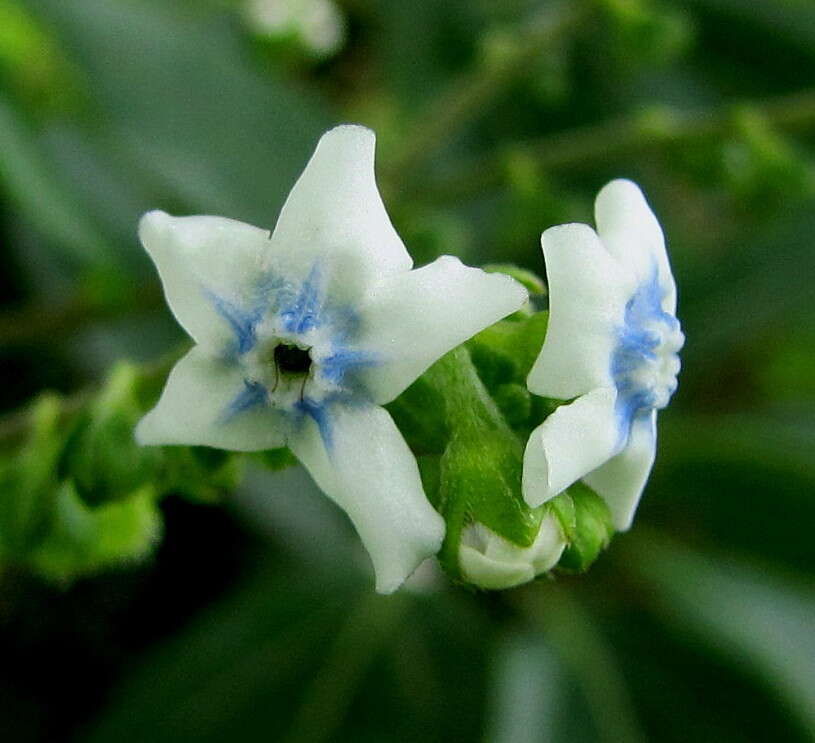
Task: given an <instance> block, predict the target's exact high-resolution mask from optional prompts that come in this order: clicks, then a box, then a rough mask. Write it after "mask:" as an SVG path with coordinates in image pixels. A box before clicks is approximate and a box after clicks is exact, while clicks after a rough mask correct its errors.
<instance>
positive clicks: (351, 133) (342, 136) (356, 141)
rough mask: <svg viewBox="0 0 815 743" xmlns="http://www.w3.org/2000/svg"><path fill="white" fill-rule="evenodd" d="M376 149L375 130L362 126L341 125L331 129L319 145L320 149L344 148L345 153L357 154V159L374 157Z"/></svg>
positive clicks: (321, 138) (322, 137) (323, 136)
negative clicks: (354, 152)
mask: <svg viewBox="0 0 815 743" xmlns="http://www.w3.org/2000/svg"><path fill="white" fill-rule="evenodd" d="M375 147H376V134H375V133H374V131H373V129H368V127H366V126H361V125H360V124H340V125H339V126H335V127H334V128H333V129H329V130H328V131H327V132H326V133H325V134H323V135H322V136H321V137H320V141H319V142H318V143H317V148H318V149H323V150H325V149H326V148H331V149H333V148H342V150H344V151H346V152H347V151H349V150H350V151H352V152H353V151H354V150H356V152H357V157H363V158H368V157H373V152H374V148H375Z"/></svg>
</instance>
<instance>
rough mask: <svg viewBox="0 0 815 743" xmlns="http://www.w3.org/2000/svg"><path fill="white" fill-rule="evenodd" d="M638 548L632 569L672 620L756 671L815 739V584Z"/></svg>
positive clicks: (719, 558)
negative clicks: (646, 582) (653, 592)
mask: <svg viewBox="0 0 815 743" xmlns="http://www.w3.org/2000/svg"><path fill="white" fill-rule="evenodd" d="M634 547H635V549H632V550H631V553H630V556H631V559H632V565H634V566H635V568H636V571H637V572H638V573H639V574H640V575H642V576H643V577H644V578H646V579H647V580H648V581H649V583H650V584H651V587H652V590H655V591H656V592H657V597H658V599H659V600H660V604H659V605H660V606H661V607H662V608H663V610H664V612H665V614H666V616H667V617H668V618H669V621H670V622H671V623H672V624H674V625H676V626H677V627H679V628H681V629H682V631H686V630H687V629H690V630H691V631H692V632H694V634H696V635H697V636H699V637H700V638H702V639H703V640H704V641H706V642H707V643H708V644H709V645H710V646H711V648H713V649H714V650H715V651H716V652H717V653H721V654H725V655H727V656H730V657H732V658H733V659H735V660H737V661H738V662H739V664H740V665H747V666H749V667H750V668H751V669H752V671H753V673H754V674H755V675H756V676H758V677H759V678H762V679H763V680H764V683H765V685H766V687H767V688H768V689H769V690H771V691H772V692H773V693H775V694H777V695H778V696H779V697H781V698H782V699H783V700H784V701H785V702H786V703H787V705H788V707H789V709H790V710H791V711H793V712H794V713H796V714H797V716H798V719H799V721H800V722H801V723H802V724H803V725H805V726H806V728H807V729H808V731H809V733H810V735H815V665H813V662H812V659H813V658H815V633H813V631H812V622H813V617H815V589H813V586H812V582H811V580H806V581H801V580H799V579H796V578H794V577H793V576H788V575H785V574H779V573H777V572H775V571H774V570H772V569H770V568H768V567H767V566H760V565H755V566H754V565H751V564H749V563H745V562H741V561H739V560H737V559H734V558H733V557H732V556H724V555H716V554H702V553H697V552H694V551H692V550H689V549H688V548H680V547H678V546H674V545H671V544H670V543H668V542H664V541H661V540H656V539H648V540H647V541H646V540H642V541H641V542H640V543H638V544H635V545H634Z"/></svg>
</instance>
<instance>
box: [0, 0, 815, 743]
mask: <svg viewBox="0 0 815 743" xmlns="http://www.w3.org/2000/svg"><path fill="white" fill-rule="evenodd" d="M339 7H340V10H341V12H342V14H343V16H344V17H345V19H346V30H347V33H346V41H345V44H344V46H343V48H342V50H341V51H340V53H339V54H338V55H336V56H335V57H333V58H331V59H329V60H324V61H321V62H317V61H315V60H313V59H310V58H309V56H308V55H307V54H306V53H305V52H304V50H303V49H302V48H301V47H300V46H298V44H297V41H296V39H289V40H287V41H286V42H280V41H278V42H276V43H272V42H271V41H269V40H268V39H262V38H259V37H258V36H257V34H255V33H254V32H253V29H252V28H251V26H250V25H249V24H248V23H247V22H246V20H245V15H244V14H243V13H241V12H240V7H239V5H238V3H236V2H230V1H228V0H221V1H218V0H197V1H195V2H194V1H193V0H187V1H186V2H185V1H183V0H172V1H171V0H0V195H2V201H0V235H1V236H2V256H0V260H2V267H1V269H2V270H0V286H2V288H3V290H4V292H3V294H4V300H3V307H2V310H0V343H1V344H2V350H0V373H1V374H2V384H1V385H0V404H2V407H3V409H4V411H5V413H4V417H3V418H2V420H0V433H2V432H3V431H5V430H7V429H9V427H11V428H14V426H15V425H16V424H17V422H18V421H19V419H18V417H16V414H15V412H14V411H16V410H17V409H19V408H20V407H21V406H23V405H25V404H26V402H27V401H28V400H29V399H30V398H31V397H32V396H34V395H36V394H37V393H38V392H40V391H41V390H43V389H46V388H47V389H55V390H58V391H60V392H64V393H67V394H72V393H75V392H76V391H77V390H81V389H85V388H87V387H88V386H89V385H90V386H93V385H97V384H99V382H100V381H101V380H102V379H103V378H104V376H105V374H106V371H107V370H108V369H109V368H110V366H111V365H112V363H113V362H114V361H116V360H119V359H131V360H134V361H137V362H148V361H150V360H152V359H155V358H157V357H158V356H160V355H161V354H162V353H164V352H166V351H168V350H169V349H172V348H174V347H175V346H176V345H177V343H178V342H179V341H180V340H181V335H180V332H179V330H178V329H177V328H176V327H175V324H174V322H173V320H172V318H171V316H170V315H169V313H168V312H167V310H166V309H165V308H164V305H163V300H162V298H161V294H160V289H159V286H158V281H157V277H156V275H155V273H154V271H153V270H152V268H151V267H150V265H149V264H148V261H147V259H146V257H145V255H144V254H143V251H142V250H141V248H140V247H139V245H138V243H137V240H136V237H135V225H136V222H137V219H138V217H139V215H140V214H141V213H142V212H144V211H146V210H147V209H150V208H162V209H165V210H167V211H170V212H173V213H178V214H182V213H184V214H186V213H213V214H222V215H226V216H231V217H235V218H238V219H243V220H246V221H250V222H252V223H254V224H258V225H263V226H268V227H271V226H273V224H274V221H275V217H276V214H277V212H278V210H279V208H280V206H281V203H282V201H283V199H284V198H285V195H286V193H287V192H288V189H289V188H290V186H291V185H292V183H293V181H294V179H295V178H296V176H297V175H298V173H299V171H300V170H301V168H302V167H303V165H304V163H305V162H306V160H307V158H308V156H309V155H310V153H311V151H312V149H313V147H314V144H315V142H316V140H317V138H318V136H319V135H320V133H321V132H322V131H324V130H325V129H327V128H328V127H329V126H331V125H333V124H335V123H339V122H343V121H355V122H359V123H363V124H367V125H369V126H371V127H372V128H374V129H375V130H376V131H377V134H378V141H379V144H378V152H377V160H378V173H379V180H380V185H381V187H382V190H383V193H384V196H385V199H386V203H387V206H388V208H389V211H390V213H391V215H392V218H393V220H394V223H395V224H396V226H397V229H398V230H399V231H400V233H401V234H402V236H403V238H404V239H405V242H406V244H407V245H408V247H409V249H410V250H411V252H412V253H413V255H414V257H415V258H416V259H417V262H425V261H428V260H430V259H432V258H434V257H435V256H436V255H438V254H440V253H447V252H449V253H455V254H457V255H459V256H461V257H462V258H463V259H464V260H466V261H468V262H470V263H473V264H478V263H483V262H498V261H514V262H517V263H519V264H521V265H523V266H525V267H527V268H530V269H532V270H535V271H542V259H541V255H540V250H539V243H538V241H539V236H540V232H541V231H542V230H543V229H545V228H546V227H548V226H550V225H552V224H557V223H561V222H565V221H571V220H579V221H591V218H592V216H591V207H592V200H593V196H594V194H595V193H596V191H597V190H598V189H599V187H601V186H602V185H603V184H604V183H605V182H606V181H607V180H609V179H611V178H613V177H618V176H626V177H630V178H633V179H635V180H636V181H638V182H639V183H640V184H641V185H642V187H643V189H644V191H645V192H646V194H647V195H648V197H649V199H650V201H651V204H652V205H653V207H654V209H655V211H656V213H657V214H658V216H659V217H660V219H661V222H662V224H663V226H664V228H665V231H666V234H667V237H668V243H669V249H670V252H671V258H672V261H673V265H674V270H675V273H676V276H677V281H678V284H679V287H680V311H679V315H680V318H681V319H682V322H683V325H684V327H685V330H686V334H687V337H688V342H687V346H686V349H685V351H684V353H683V363H684V368H683V372H682V376H681V381H680V388H679V392H678V393H677V395H676V398H675V400H674V403H673V404H672V406H671V407H670V408H669V409H668V410H667V411H665V412H664V413H663V415H662V416H661V418H660V437H661V443H660V450H659V456H658V461H657V465H656V468H655V470H654V474H653V477H652V479H651V483H650V485H649V487H648V489H647V492H646V496H645V499H644V502H643V504H642V507H641V509H640V513H639V516H638V518H637V520H636V522H635V525H634V528H633V530H632V531H631V532H629V533H628V534H625V535H622V536H619V537H617V538H616V539H615V541H614V542H613V544H612V545H611V547H610V549H609V550H608V552H607V553H606V554H605V555H603V556H602V557H601V558H600V560H599V561H598V563H597V564H596V565H595V566H594V567H593V568H592V570H591V572H590V573H589V574H588V575H585V576H579V577H568V578H567V577H561V578H559V579H558V580H556V581H554V582H551V581H541V582H538V583H535V584H532V585H528V586H526V587H524V588H522V589H517V590H514V591H509V592H505V593H501V594H492V595H475V594H471V593H468V592H465V591H463V590H460V589H456V588H454V587H452V586H450V585H449V584H448V582H447V581H446V579H444V577H440V576H436V577H433V576H430V577H429V578H427V579H426V580H425V581H424V582H422V583H420V584H419V585H417V586H414V587H412V588H409V589H404V590H402V591H401V592H400V593H399V594H397V595H396V596H393V597H389V598H382V597H377V596H375V595H374V594H373V593H372V579H371V575H370V570H369V566H368V563H367V559H366V557H365V555H364V553H363V552H362V549H361V546H360V545H359V543H358V540H357V539H356V537H355V536H354V535H353V533H352V531H351V529H350V526H349V525H348V523H347V522H346V520H345V519H344V517H343V516H342V514H340V513H339V512H338V511H337V510H336V509H335V508H334V507H333V506H331V505H330V504H329V503H328V501H327V500H326V499H324V498H322V497H321V496H320V495H319V494H318V493H317V492H316V491H315V490H314V489H313V488H312V487H311V486H310V483H309V482H308V480H307V478H306V477H305V476H304V475H302V473H300V472H299V471H298V470H287V471H286V472H285V473H283V474H281V475H279V476H274V475H272V474H270V473H268V472H266V471H264V470H260V469H257V468H255V469H252V470H251V471H250V472H249V474H248V475H247V477H246V478H245V480H244V482H243V484H242V485H241V486H240V487H239V488H238V489H237V491H235V492H233V491H231V490H230V491H229V492H224V493H222V495H221V497H220V498H219V499H218V501H217V502H215V503H211V504H203V503H200V502H191V501H190V499H189V498H184V497H182V496H180V495H173V496H170V497H168V498H166V499H165V500H164V501H163V502H162V510H163V513H164V517H165V522H166V523H165V534H164V538H163V540H162V541H161V543H160V545H159V546H158V548H157V551H156V553H155V555H154V556H153V557H151V558H150V559H148V560H147V561H146V562H143V563H141V564H135V565H133V564H129V565H125V566H120V567H111V568H110V569H107V570H105V571H104V572H103V574H101V575H97V576H93V577H86V578H82V579H80V580H77V581H75V582H73V583H71V584H64V585H57V586H55V585H53V584H50V583H48V582H45V581H43V580H42V579H41V578H38V577H36V576H35V575H32V574H31V573H30V572H29V571H26V570H25V569H19V568H15V567H14V566H13V565H11V566H6V568H5V569H4V570H3V571H2V572H0V730H1V731H2V739H3V740H4V741H11V742H13V743H17V742H18V741H19V742H21V743H22V742H23V741H48V742H51V741H62V740H71V741H81V742H83V743H84V742H85V741H88V742H93V743H107V742H108V741H110V742H112V743H127V742H129V741H134V742H135V741H149V742H150V743H160V742H161V741H174V742H175V743H178V742H180V741H213V742H214V741H233V740H234V741H254V740H263V741H268V740H275V741H276V740H285V741H309V742H311V741H435V740H439V741H441V740H445V741H450V740H453V741H458V740H461V741H489V742H490V743H492V742H500V743H510V742H511V743H526V742H527V741H529V742H531V741H554V742H555V743H558V742H559V741H570V742H574V743H580V742H582V741H586V742H593V741H603V742H608V743H618V742H621V741H623V742H624V741H650V740H653V741H660V743H662V742H667V743H671V742H673V741H676V742H677V743H680V742H681V743H687V742H688V741H716V742H717V743H720V742H721V741H764V740H772V741H805V740H813V739H815V632H814V631H813V630H815V586H814V585H813V579H812V565H813V560H815V539H813V527H814V526H815V496H814V495H813V483H814V482H815V417H813V412H815V312H813V280H814V279H815V210H814V209H813V207H814V206H815V170H813V144H815V74H814V73H815V3H813V2H812V0H689V1H688V2H679V1H676V2H674V1H671V0H664V1H663V2H657V1H656V0H654V1H652V0H594V1H592V2H589V1H586V2H579V1H575V2H565V3H560V4H555V3H549V2H538V3H534V2H523V1H522V0H508V1H507V2H500V3H498V2H491V1H490V0H469V1H468V2H463V1H461V2H455V1H454V0H437V1H435V2H433V1H432V0H410V1H409V2H408V1H406V0H387V1H385V2H374V1H373V0H343V1H342V2H340V3H339ZM3 456H6V455H5V454H4V455H3ZM4 495H5V496H6V497H8V494H3V493H0V498H2V497H3V496H4Z"/></svg>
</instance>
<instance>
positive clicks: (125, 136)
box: [28, 0, 330, 227]
mask: <svg viewBox="0 0 815 743" xmlns="http://www.w3.org/2000/svg"><path fill="white" fill-rule="evenodd" d="M28 3H29V5H30V7H31V8H33V9H35V10H36V11H37V12H38V13H39V14H41V15H42V17H43V18H45V19H47V20H48V21H49V22H50V23H52V24H53V26H54V28H55V29H57V30H58V33H59V35H60V37H61V38H62V40H63V43H64V44H65V46H66V48H68V49H70V50H71V53H72V55H73V58H74V60H75V61H76V63H77V64H78V65H79V66H80V67H81V69H82V70H83V72H84V74H85V76H86V77H87V79H88V80H89V82H90V85H91V86H92V87H93V90H94V92H95V96H96V102H97V103H98V105H99V107H100V112H99V113H100V114H101V115H102V120H103V121H104V122H105V124H106V125H108V126H110V127H112V130H113V131H114V132H115V134H116V136H117V137H119V138H120V139H121V142H122V144H123V145H125V146H126V147H127V148H128V150H129V152H130V154H131V157H132V165H133V167H134V168H135V169H136V170H138V171H141V172H143V173H147V174H149V175H150V177H152V178H153V180H154V182H160V183H161V184H162V186H163V187H164V188H166V189H169V190H170V192H172V193H174V194H175V195H176V197H177V198H178V199H180V200H181V202H182V203H184V204H185V205H186V206H187V208H192V209H194V210H196V211H201V212H205V213H214V214H224V215H228V216H230V217H233V218H236V219H242V220H245V221H248V222H252V223H254V224H259V225H268V226H269V227H271V226H273V223H274V221H275V219H276V215H277V212H278V209H279V208H280V206H281V205H282V202H283V198H284V196H285V195H286V194H287V193H288V191H289V189H290V188H291V186H292V185H293V183H294V180H295V178H296V176H297V174H298V173H299V172H300V170H301V169H302V168H303V166H304V165H305V163H306V160H307V158H308V156H309V155H310V153H311V151H312V149H313V147H314V145H315V143H316V140H317V138H318V136H319V134H320V133H321V132H322V131H323V130H324V129H325V128H327V127H328V124H329V123H330V118H329V116H328V114H327V113H326V107H325V106H324V105H323V104H321V103H320V102H319V101H318V100H317V99H316V98H315V97H314V96H313V95H312V94H310V93H309V92H307V91H304V90H302V89H301V90H296V91H295V90H293V89H292V87H290V86H289V85H287V84H285V83H284V82H282V81H281V80H279V79H277V78H276V77H275V76H274V74H273V73H272V72H271V71H262V70H261V69H259V68H258V67H257V66H253V65H252V63H251V61H250V58H249V55H248V50H247V49H246V48H242V45H243V43H244V41H243V40H242V39H241V38H240V37H239V36H238V35H237V34H236V33H235V27H234V24H231V23H229V22H227V19H226V17H225V15H224V13H223V12H219V11H215V10H213V9H208V10H205V11H203V12H202V11H200V10H199V12H193V8H192V7H191V6H189V4H188V3H185V2H180V1H179V0H173V1H172V2H167V1H166V0H162V1H161V2H159V1H157V0H132V1H131V2H126V3H108V2H104V0H76V2H72V3H70V5H66V4H65V3H63V2H62V1H61V0H28ZM155 206H164V204H144V209H145V210H146V209H148V208H150V207H155ZM166 206H169V207H171V206H172V204H166Z"/></svg>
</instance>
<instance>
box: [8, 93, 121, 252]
mask: <svg viewBox="0 0 815 743" xmlns="http://www.w3.org/2000/svg"><path fill="white" fill-rule="evenodd" d="M0 182H2V185H3V187H4V190H5V191H6V193H7V194H8V197H9V199H10V200H12V201H13V202H14V203H15V205H16V207H17V209H19V211H20V213H21V214H23V215H25V217H26V219H28V220H29V221H30V222H31V224H32V225H33V226H34V227H35V229H36V230H37V231H39V232H40V233H41V234H43V235H44V236H45V237H47V238H48V239H49V240H50V241H51V242H52V244H53V246H54V247H55V248H56V249H57V250H58V251H61V252H62V254H63V256H64V257H65V258H68V259H70V260H71V261H72V262H74V263H76V264H78V265H81V266H87V265H93V264H96V263H100V262H101V263H106V262H110V261H112V259H113V256H114V251H113V249H112V248H111V247H110V245H109V244H108V243H107V241H106V240H105V238H104V237H103V236H102V235H101V234H100V233H99V232H98V231H97V229H96V228H95V227H94V225H93V224H91V223H90V222H89V220H88V219H87V217H86V215H85V214H84V213H83V212H82V211H81V210H79V209H77V208H76V204H75V203H74V200H73V198H72V196H71V195H70V193H69V192H68V191H67V190H65V189H64V187H63V185H62V184H60V183H59V182H58V181H57V179H56V178H55V177H54V174H53V172H51V168H50V167H49V163H48V161H47V160H45V159H44V158H43V154H42V152H41V151H40V149H39V147H38V145H37V143H36V139H35V137H34V136H33V135H32V132H31V127H30V125H27V124H26V123H25V122H24V121H23V119H22V118H21V117H20V115H19V114H18V113H17V111H15V109H14V107H13V106H12V105H11V103H10V102H9V101H8V100H7V99H6V98H5V97H4V96H3V95H2V94H0Z"/></svg>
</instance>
